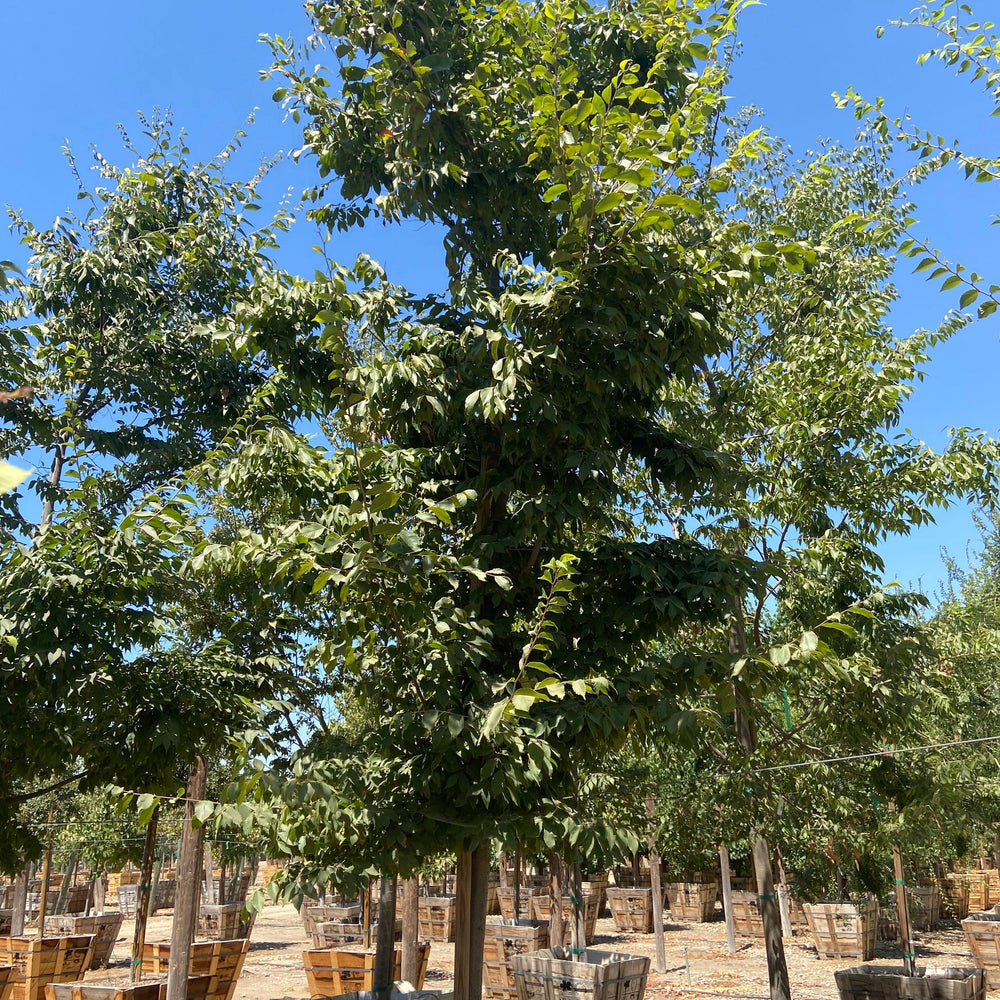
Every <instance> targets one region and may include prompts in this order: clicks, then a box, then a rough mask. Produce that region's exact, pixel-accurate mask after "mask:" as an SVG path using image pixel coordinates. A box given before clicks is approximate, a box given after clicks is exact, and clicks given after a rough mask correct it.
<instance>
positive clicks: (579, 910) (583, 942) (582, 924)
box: [569, 861, 587, 954]
mask: <svg viewBox="0 0 1000 1000" xmlns="http://www.w3.org/2000/svg"><path fill="white" fill-rule="evenodd" d="M570 871H571V872H572V876H571V879H570V889H569V894H570V896H572V898H573V926H572V928H571V930H572V942H573V951H574V952H576V953H577V954H582V953H583V952H584V951H585V950H586V948H587V916H586V911H585V910H584V908H583V878H582V876H581V874H580V862H579V861H574V862H573V866H572V868H571V869H570Z"/></svg>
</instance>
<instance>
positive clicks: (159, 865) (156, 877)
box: [146, 861, 163, 920]
mask: <svg viewBox="0 0 1000 1000" xmlns="http://www.w3.org/2000/svg"><path fill="white" fill-rule="evenodd" d="M162 869H163V862H162V861H156V862H155V863H154V865H153V880H152V882H151V883H150V890H149V903H148V904H147V906H146V919H147V920H148V919H149V918H150V917H151V916H152V915H153V914H154V913H155V912H156V891H157V889H158V888H159V885H160V872H161V870H162Z"/></svg>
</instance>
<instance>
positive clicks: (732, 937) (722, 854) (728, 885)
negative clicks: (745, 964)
mask: <svg viewBox="0 0 1000 1000" xmlns="http://www.w3.org/2000/svg"><path fill="white" fill-rule="evenodd" d="M719 871H720V875H721V878H722V915H723V916H724V917H725V918H726V943H727V944H728V945H729V954H730V955H732V954H733V953H734V952H735V951H736V922H735V921H734V920H733V882H732V874H731V872H730V870H729V849H728V848H727V847H726V845H725V844H720V845H719Z"/></svg>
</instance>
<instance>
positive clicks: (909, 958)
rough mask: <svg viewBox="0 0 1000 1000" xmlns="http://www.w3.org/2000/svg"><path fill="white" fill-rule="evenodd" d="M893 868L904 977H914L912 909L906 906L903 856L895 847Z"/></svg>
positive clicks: (893, 850)
mask: <svg viewBox="0 0 1000 1000" xmlns="http://www.w3.org/2000/svg"><path fill="white" fill-rule="evenodd" d="M892 867H893V871H894V872H895V873H896V911H897V914H898V918H897V919H898V921H899V940H900V943H901V944H902V945H903V975H904V976H912V975H915V974H916V973H915V969H916V956H915V954H914V950H913V933H912V931H911V930H910V908H909V907H908V906H907V905H906V884H905V879H904V878H903V855H902V854H900V851H899V848H898V847H895V846H894V847H893V849H892Z"/></svg>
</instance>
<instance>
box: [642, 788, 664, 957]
mask: <svg viewBox="0 0 1000 1000" xmlns="http://www.w3.org/2000/svg"><path fill="white" fill-rule="evenodd" d="M646 819H648V820H649V838H648V840H647V842H646V843H647V846H648V847H649V884H650V886H651V887H652V889H653V935H654V936H655V938H656V971H657V972H658V973H659V974H660V975H661V976H662V975H663V974H664V973H665V972H666V971H667V948H666V943H665V942H664V940H663V887H662V886H661V885H660V875H661V872H660V852H659V851H658V850H657V848H656V799H655V798H654V796H653V793H652V792H650V793H649V794H648V795H647V796H646Z"/></svg>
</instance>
